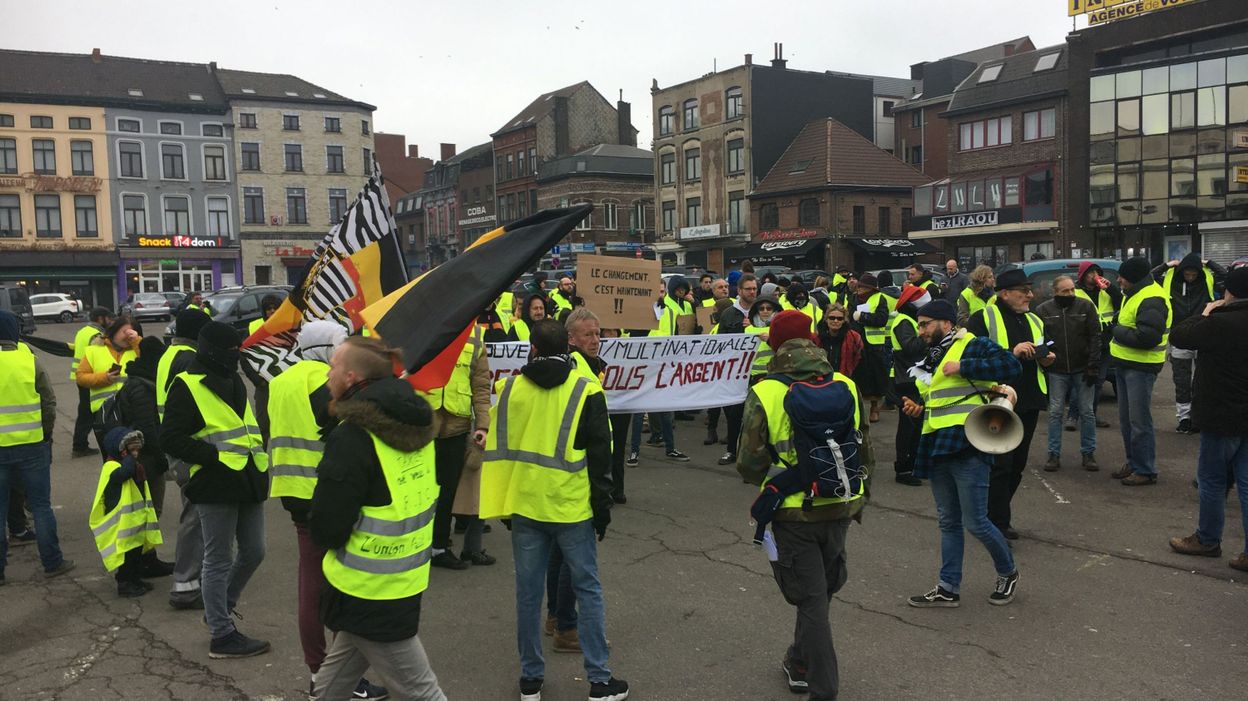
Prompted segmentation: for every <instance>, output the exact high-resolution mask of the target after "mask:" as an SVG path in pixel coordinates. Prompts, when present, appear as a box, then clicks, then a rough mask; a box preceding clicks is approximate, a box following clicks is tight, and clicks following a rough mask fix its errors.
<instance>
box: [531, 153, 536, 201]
mask: <svg viewBox="0 0 1248 701" xmlns="http://www.w3.org/2000/svg"><path fill="white" fill-rule="evenodd" d="M529 168H530V170H529V174H530V175H537V149H536V148H530V149H529ZM534 196H536V195H534ZM536 201H537V200H534V202H536Z"/></svg>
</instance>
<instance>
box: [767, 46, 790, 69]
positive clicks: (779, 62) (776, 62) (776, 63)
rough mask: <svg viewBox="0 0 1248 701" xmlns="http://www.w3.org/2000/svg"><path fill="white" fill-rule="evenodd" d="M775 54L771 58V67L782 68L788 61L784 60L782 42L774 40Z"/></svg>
mask: <svg viewBox="0 0 1248 701" xmlns="http://www.w3.org/2000/svg"><path fill="white" fill-rule="evenodd" d="M773 46H774V48H775V52H776V56H775V58H773V59H771V67H772V68H784V67H785V66H786V65H787V64H788V63H789V62H788V61H786V60H784V44H781V43H780V42H776V43H775V44H774V45H773Z"/></svg>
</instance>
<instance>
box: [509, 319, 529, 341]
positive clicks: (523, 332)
mask: <svg viewBox="0 0 1248 701" xmlns="http://www.w3.org/2000/svg"><path fill="white" fill-rule="evenodd" d="M511 328H513V329H515V330H516V340H517V341H527V340H529V322H527V321H525V320H524V319H516V320H515V321H514V322H512V324H511Z"/></svg>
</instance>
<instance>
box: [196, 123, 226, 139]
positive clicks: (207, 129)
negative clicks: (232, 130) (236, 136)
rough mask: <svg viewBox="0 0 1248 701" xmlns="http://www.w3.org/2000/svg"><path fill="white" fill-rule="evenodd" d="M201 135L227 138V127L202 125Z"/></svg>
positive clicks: (200, 127) (200, 128)
mask: <svg viewBox="0 0 1248 701" xmlns="http://www.w3.org/2000/svg"><path fill="white" fill-rule="evenodd" d="M199 133H200V134H202V135H203V136H225V127H223V126H221V125H220V124H201V125H199Z"/></svg>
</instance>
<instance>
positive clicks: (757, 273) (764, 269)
mask: <svg viewBox="0 0 1248 701" xmlns="http://www.w3.org/2000/svg"><path fill="white" fill-rule="evenodd" d="M792 272H793V269H792V268H790V267H789V266H787V265H756V266H754V277H757V278H758V279H759V280H762V279H763V276H764V275H766V274H767V273H771V274H772V275H775V276H776V279H777V280H779V279H780V278H782V277H787V276H789V275H790V274H791V273H792Z"/></svg>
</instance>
